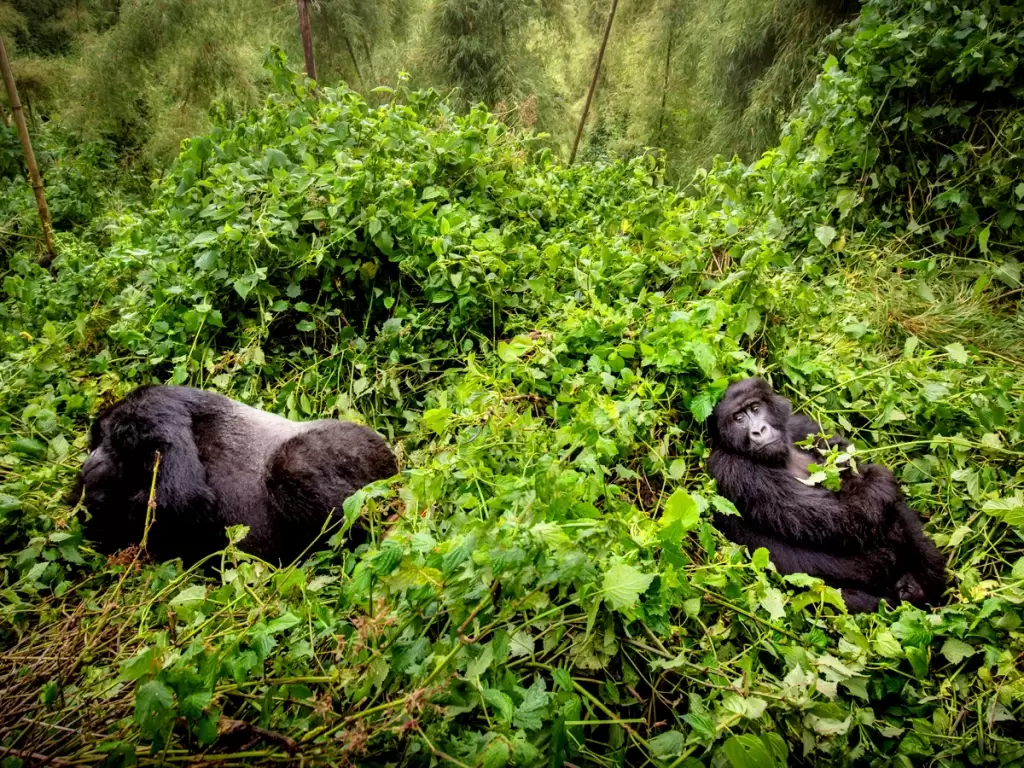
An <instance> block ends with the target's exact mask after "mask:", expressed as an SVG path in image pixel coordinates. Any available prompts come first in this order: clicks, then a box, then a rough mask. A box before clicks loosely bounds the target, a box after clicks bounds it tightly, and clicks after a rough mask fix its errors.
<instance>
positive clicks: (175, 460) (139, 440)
mask: <svg viewBox="0 0 1024 768" xmlns="http://www.w3.org/2000/svg"><path fill="white" fill-rule="evenodd" d="M89 450H90V454H89V458H88V459H86V461H85V464H84V466H83V467H82V471H81V473H80V474H79V477H78V480H77V482H76V485H75V488H74V490H73V491H72V492H71V499H72V500H73V501H74V502H77V501H78V499H79V498H80V497H81V494H82V489H83V488H84V490H85V507H86V509H87V511H88V512H89V514H90V515H91V519H90V520H89V521H88V522H87V523H86V524H85V526H84V528H85V535H86V537H87V538H89V539H91V540H92V541H93V542H94V544H95V545H96V547H97V549H98V551H100V552H103V553H106V554H111V553H113V552H116V551H118V550H120V549H123V548H125V547H127V546H129V545H131V544H138V543H139V542H140V541H141V540H142V534H143V528H144V526H145V519H146V505H147V502H148V499H149V489H150V484H151V482H152V475H153V465H154V457H155V454H156V452H157V451H159V452H160V467H159V471H158V473H157V482H156V504H157V508H156V511H155V522H154V524H153V526H152V528H151V530H150V534H149V539H148V549H149V552H150V554H152V555H153V556H154V557H155V558H156V559H158V560H164V559H168V558H173V557H181V558H182V559H183V560H184V561H185V562H186V563H192V562H195V561H196V560H198V559H200V558H202V557H204V556H206V555H208V554H210V553H211V552H215V551H217V550H218V549H221V548H223V546H224V545H225V544H226V543H227V539H226V537H225V534H224V529H225V528H226V527H227V526H231V525H247V526H249V535H248V536H247V537H246V538H245V539H243V540H242V542H241V543H240V545H239V546H240V547H241V548H242V549H244V550H245V551H246V552H250V553H252V554H254V555H257V556H258V557H261V558H263V559H265V560H269V561H278V562H290V561H291V560H292V559H294V558H295V557H297V556H298V555H300V554H301V553H302V551H303V550H304V549H306V547H308V546H309V545H310V544H311V543H312V542H313V540H314V539H315V538H316V536H317V534H318V533H319V532H320V530H321V528H322V526H323V524H324V522H326V520H327V519H328V517H329V516H330V515H331V513H332V511H339V510H340V509H341V505H342V502H344V500H345V499H346V498H348V497H349V496H351V495H352V494H353V493H354V492H355V491H357V490H358V489H360V488H362V487H363V486H365V485H368V484H369V483H371V482H373V481H375V480H381V479H385V478H388V477H391V476H392V475H394V474H396V473H397V471H398V466H397V464H396V462H395V457H394V455H393V454H392V452H391V450H390V449H389V448H388V446H387V445H386V444H385V443H384V440H383V439H381V437H380V436H379V435H378V434H377V433H376V432H374V431H373V430H371V429H368V428H367V427H362V426H359V425H357V424H352V423H349V422H343V421H335V420H322V421H312V422H294V421H289V420H288V419H285V418H283V417H281V416H276V415H274V414H270V413H266V412H264V411H258V410H256V409H255V408H250V407H249V406H246V405H243V404H241V403H237V402H235V401H233V400H230V399H228V398H227V397H224V396H223V395H218V394H216V393H213V392H204V391H202V390H198V389H191V388H188V387H142V388H140V389H137V390H135V391H134V392H132V393H131V394H129V395H128V396H127V397H126V398H125V399H124V400H122V401H120V402H118V403H116V404H115V405H113V406H111V407H110V408H107V409H106V410H104V411H103V412H101V413H100V414H99V416H98V417H97V419H96V421H95V422H94V423H93V425H92V428H91V430H90V432H89Z"/></svg>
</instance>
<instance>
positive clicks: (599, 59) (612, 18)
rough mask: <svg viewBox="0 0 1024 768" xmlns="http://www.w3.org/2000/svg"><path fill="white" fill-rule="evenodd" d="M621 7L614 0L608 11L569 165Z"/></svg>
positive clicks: (572, 160)
mask: <svg viewBox="0 0 1024 768" xmlns="http://www.w3.org/2000/svg"><path fill="white" fill-rule="evenodd" d="M618 7H619V0H612V8H611V10H610V11H609V12H608V23H607V24H605V25H604V37H603V38H602V39H601V50H599V51H598V52H597V62H596V63H595V64H594V76H593V77H592V78H591V79H590V90H589V91H587V100H586V102H584V104H583V114H582V115H580V124H579V126H578V127H577V128H576V138H574V139H573V140H572V152H570V153H569V165H572V164H573V162H574V161H575V160H576V150H577V149H579V146H580V137H582V136H583V125H584V124H585V123H586V122H587V114H588V113H589V112H590V103H591V102H592V101H593V100H594V91H595V90H596V89H597V77H598V75H600V74H601V62H602V61H604V49H605V48H606V47H607V46H608V35H609V34H611V31H612V22H613V21H615V11H616V9H617V8H618Z"/></svg>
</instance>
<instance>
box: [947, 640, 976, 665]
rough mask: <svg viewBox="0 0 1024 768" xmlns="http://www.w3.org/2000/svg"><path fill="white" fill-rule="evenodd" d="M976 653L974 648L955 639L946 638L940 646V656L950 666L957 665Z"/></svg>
mask: <svg viewBox="0 0 1024 768" xmlns="http://www.w3.org/2000/svg"><path fill="white" fill-rule="evenodd" d="M977 652H978V651H977V649H976V648H972V647H971V646H969V645H968V644H967V643H965V642H964V641H963V640H957V639H956V638H955V637H950V638H947V639H946V642H944V643H943V644H942V655H943V656H945V657H946V661H948V662H949V663H950V664H959V663H960V662H961V661H963V660H964V659H966V658H969V657H971V656H973V655H974V654H976V653H977Z"/></svg>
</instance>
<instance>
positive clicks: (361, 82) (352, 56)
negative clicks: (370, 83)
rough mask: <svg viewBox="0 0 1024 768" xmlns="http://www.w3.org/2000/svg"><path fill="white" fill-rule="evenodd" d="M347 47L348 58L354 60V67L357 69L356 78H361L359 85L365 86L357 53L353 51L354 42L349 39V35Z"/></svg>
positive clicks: (346, 36) (346, 37)
mask: <svg viewBox="0 0 1024 768" xmlns="http://www.w3.org/2000/svg"><path fill="white" fill-rule="evenodd" d="M345 47H346V48H348V57H349V58H350V59H352V66H353V67H355V70H356V77H358V78H359V84H360V85H365V83H364V82H363V73H362V72H360V71H359V61H358V60H357V59H356V52H355V51H354V50H352V41H351V40H349V39H348V35H345Z"/></svg>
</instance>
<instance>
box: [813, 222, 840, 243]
mask: <svg viewBox="0 0 1024 768" xmlns="http://www.w3.org/2000/svg"><path fill="white" fill-rule="evenodd" d="M814 236H815V237H816V238H818V242H819V243H821V244H822V245H823V246H825V247H826V248H828V247H829V246H830V245H831V244H832V241H833V240H835V239H836V231H835V229H834V228H833V227H830V226H829V225H828V224H822V225H821V226H820V227H818V228H817V229H815V230H814Z"/></svg>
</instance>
